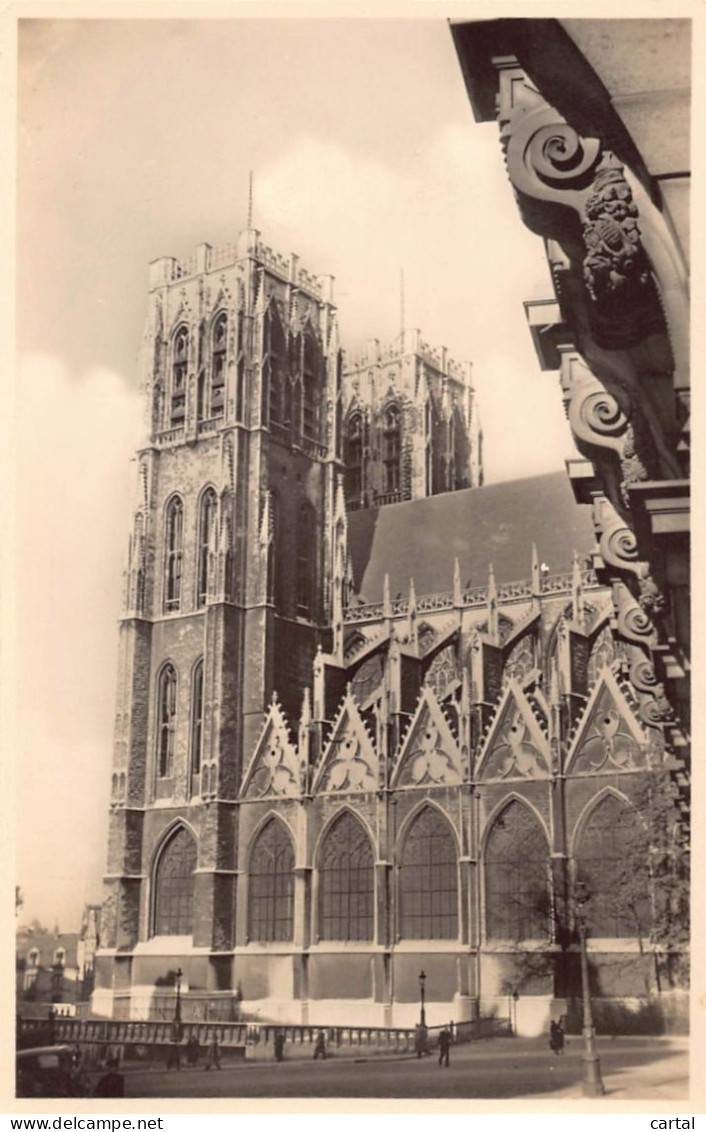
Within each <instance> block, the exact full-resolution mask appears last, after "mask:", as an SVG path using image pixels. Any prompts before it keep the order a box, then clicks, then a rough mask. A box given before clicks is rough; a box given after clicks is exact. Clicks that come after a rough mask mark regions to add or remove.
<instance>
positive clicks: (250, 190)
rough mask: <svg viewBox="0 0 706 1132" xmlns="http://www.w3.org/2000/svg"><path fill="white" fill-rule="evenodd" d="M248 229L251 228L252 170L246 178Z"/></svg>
mask: <svg viewBox="0 0 706 1132" xmlns="http://www.w3.org/2000/svg"><path fill="white" fill-rule="evenodd" d="M248 228H252V169H251V170H250V174H249V177H248Z"/></svg>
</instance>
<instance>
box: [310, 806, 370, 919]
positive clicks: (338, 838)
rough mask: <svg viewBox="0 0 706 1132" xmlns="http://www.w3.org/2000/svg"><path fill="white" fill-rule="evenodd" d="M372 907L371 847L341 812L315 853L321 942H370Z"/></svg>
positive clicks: (357, 824) (348, 815) (349, 817)
mask: <svg viewBox="0 0 706 1132" xmlns="http://www.w3.org/2000/svg"><path fill="white" fill-rule="evenodd" d="M374 905H375V864H374V858H373V847H372V845H371V844H370V838H369V837H368V835H367V833H366V832H365V829H364V827H363V826H362V824H361V823H360V822H359V821H358V820H357V818H354V817H353V815H352V814H351V813H349V812H348V811H345V812H344V813H343V814H342V815H341V817H340V818H338V819H337V820H336V821H335V822H334V824H333V825H332V826H331V828H330V829H329V831H328V833H327V834H326V838H325V841H324V843H323V845H322V846H321V850H320V853H319V935H320V937H321V939H342V940H365V939H372V938H373V922H374Z"/></svg>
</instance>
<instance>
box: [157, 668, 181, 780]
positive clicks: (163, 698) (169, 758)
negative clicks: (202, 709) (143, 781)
mask: <svg viewBox="0 0 706 1132" xmlns="http://www.w3.org/2000/svg"><path fill="white" fill-rule="evenodd" d="M176 704H177V674H176V669H175V668H174V665H173V664H165V666H164V668H163V669H162V671H161V672H160V674H159V685H158V692H157V777H158V778H171V777H172V772H173V769H174V737H175V734H176Z"/></svg>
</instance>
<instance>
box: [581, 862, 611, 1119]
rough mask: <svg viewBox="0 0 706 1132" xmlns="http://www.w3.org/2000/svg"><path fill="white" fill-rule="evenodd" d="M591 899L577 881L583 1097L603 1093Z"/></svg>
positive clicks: (586, 888)
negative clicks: (591, 962)
mask: <svg viewBox="0 0 706 1132" xmlns="http://www.w3.org/2000/svg"><path fill="white" fill-rule="evenodd" d="M590 899H591V894H590V892H589V891H588V886H587V885H586V884H585V882H584V881H577V882H576V885H575V888H574V901H575V905H576V926H577V928H578V933H579V944H580V948H581V990H582V993H583V1056H582V1058H581V1060H582V1061H583V1086H582V1091H583V1095H584V1096H585V1097H602V1096H603V1094H604V1093H605V1089H604V1087H603V1079H602V1077H601V1063H600V1060H599V1058H598V1054H597V1053H596V1050H595V1047H594V1044H593V1039H594V1037H595V1031H594V1029H593V1010H592V1008H591V988H590V985H589V981H588V956H587V954H586V905H587V904H588V901H589V900H590Z"/></svg>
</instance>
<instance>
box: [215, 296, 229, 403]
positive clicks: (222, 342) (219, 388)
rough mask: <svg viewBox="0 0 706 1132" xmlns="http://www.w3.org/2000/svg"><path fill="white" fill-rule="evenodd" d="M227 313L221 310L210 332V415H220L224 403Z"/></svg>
mask: <svg viewBox="0 0 706 1132" xmlns="http://www.w3.org/2000/svg"><path fill="white" fill-rule="evenodd" d="M227 347H228V315H227V314H226V313H225V311H222V312H221V314H219V315H218V317H217V319H216V321H215V322H214V324H213V330H212V332H211V416H212V417H222V416H223V407H224V404H225V383H226V353H227Z"/></svg>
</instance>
